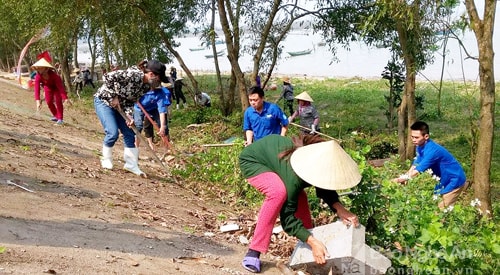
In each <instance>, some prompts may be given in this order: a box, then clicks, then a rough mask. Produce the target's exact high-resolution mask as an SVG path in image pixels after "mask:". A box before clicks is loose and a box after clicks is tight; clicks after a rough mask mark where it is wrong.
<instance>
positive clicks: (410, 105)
mask: <svg viewBox="0 0 500 275" xmlns="http://www.w3.org/2000/svg"><path fill="white" fill-rule="evenodd" d="M405 59H407V60H408V61H406V62H405V63H406V64H409V65H407V66H406V81H405V97H406V108H407V111H408V113H407V123H406V125H407V128H409V127H410V126H411V125H412V124H413V123H414V122H415V121H416V120H417V112H416V107H415V65H414V64H415V61H414V59H413V57H412V56H409V57H408V58H405ZM408 131H409V130H408ZM406 138H407V140H406V159H413V158H414V157H415V145H413V143H412V140H411V135H410V134H408V135H406Z"/></svg>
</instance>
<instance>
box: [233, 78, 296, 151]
mask: <svg viewBox="0 0 500 275" xmlns="http://www.w3.org/2000/svg"><path fill="white" fill-rule="evenodd" d="M247 95H248V101H249V102H250V106H249V107H248V108H247V109H246V110H245V113H244V115H243V131H244V132H245V146H248V145H250V144H252V143H253V142H254V141H257V140H259V139H261V138H263V137H265V136H267V135H271V134H280V135H282V136H284V135H285V134H286V131H287V130H288V119H287V117H286V115H285V114H284V113H283V111H282V110H281V109H280V107H279V106H278V105H276V104H274V103H270V102H267V101H264V90H262V88H259V87H257V86H253V87H251V88H250V89H249V90H248V92H247Z"/></svg>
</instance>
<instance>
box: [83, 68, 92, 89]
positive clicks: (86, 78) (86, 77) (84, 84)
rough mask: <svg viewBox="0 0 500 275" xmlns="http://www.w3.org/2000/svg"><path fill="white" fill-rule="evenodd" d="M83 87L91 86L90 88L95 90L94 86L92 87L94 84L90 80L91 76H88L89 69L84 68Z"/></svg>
mask: <svg viewBox="0 0 500 275" xmlns="http://www.w3.org/2000/svg"><path fill="white" fill-rule="evenodd" d="M82 73H83V81H84V83H83V86H84V87H85V86H87V85H90V86H92V88H94V89H95V86H94V82H93V80H92V75H91V74H90V70H89V68H85V70H83V72H82Z"/></svg>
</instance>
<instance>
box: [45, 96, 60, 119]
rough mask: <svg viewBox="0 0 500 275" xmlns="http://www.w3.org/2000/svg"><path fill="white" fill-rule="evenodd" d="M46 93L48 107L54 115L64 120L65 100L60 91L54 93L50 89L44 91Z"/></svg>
mask: <svg viewBox="0 0 500 275" xmlns="http://www.w3.org/2000/svg"><path fill="white" fill-rule="evenodd" d="M44 92H45V103H47V107H48V108H49V110H50V112H51V113H52V115H53V116H54V117H55V118H57V119H60V120H62V119H63V108H64V107H63V102H62V101H63V98H62V96H61V93H60V92H59V91H57V90H56V91H53V90H49V89H44Z"/></svg>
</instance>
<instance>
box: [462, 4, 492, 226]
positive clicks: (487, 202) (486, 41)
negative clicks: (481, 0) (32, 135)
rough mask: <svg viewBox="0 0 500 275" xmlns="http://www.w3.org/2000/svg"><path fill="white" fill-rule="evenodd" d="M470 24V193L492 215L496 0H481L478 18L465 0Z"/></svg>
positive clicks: (486, 213)
mask: <svg viewBox="0 0 500 275" xmlns="http://www.w3.org/2000/svg"><path fill="white" fill-rule="evenodd" d="M465 5H466V7H467V13H468V14H469V20H470V26H471V28H472V30H473V31H474V34H475V36H476V40H477V46H478V50H479V81H480V85H479V89H480V104H481V105H480V119H479V139H478V145H477V154H476V161H475V164H474V183H473V186H474V196H475V197H476V198H478V199H479V200H480V201H481V205H480V206H479V207H480V209H481V211H482V214H483V215H484V216H486V217H492V216H493V213H492V207H491V193H490V188H491V186H490V185H491V183H490V169H491V159H492V153H493V138H494V126H495V74H494V66H493V61H494V55H495V54H494V52H493V26H494V23H495V11H496V1H495V0H487V1H485V8H484V11H485V13H484V19H483V20H481V19H480V17H479V15H478V13H477V10H476V6H475V3H474V1H473V0H466V1H465Z"/></svg>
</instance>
